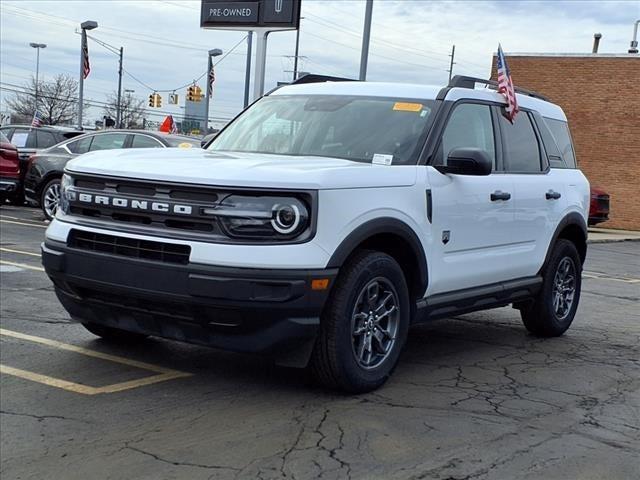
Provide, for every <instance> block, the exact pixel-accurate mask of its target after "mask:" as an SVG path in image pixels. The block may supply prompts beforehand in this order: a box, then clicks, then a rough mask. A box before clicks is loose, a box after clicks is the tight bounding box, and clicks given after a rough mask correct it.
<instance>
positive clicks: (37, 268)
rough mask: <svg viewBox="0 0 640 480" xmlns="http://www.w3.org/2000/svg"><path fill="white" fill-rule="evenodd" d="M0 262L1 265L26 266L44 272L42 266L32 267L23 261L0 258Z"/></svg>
mask: <svg viewBox="0 0 640 480" xmlns="http://www.w3.org/2000/svg"><path fill="white" fill-rule="evenodd" d="M0 263H1V264H3V265H13V266H14V267H20V268H27V269H29V270H36V271H38V272H44V268H42V267H34V266H32V265H27V264H25V263H18V262H9V261H7V260H0Z"/></svg>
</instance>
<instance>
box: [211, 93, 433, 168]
mask: <svg viewBox="0 0 640 480" xmlns="http://www.w3.org/2000/svg"><path fill="white" fill-rule="evenodd" d="M433 104H434V102H433V101H432V100H407V99H394V98H382V97H361V96H345V95H274V96H267V97H264V98H263V99H262V100H260V101H259V102H257V103H256V104H255V105H254V106H252V107H251V108H250V109H249V110H247V111H246V112H245V113H243V114H242V115H241V116H240V117H239V118H238V119H237V120H236V121H234V122H233V123H232V124H231V125H229V127H227V128H226V129H224V130H223V131H222V132H221V133H220V134H219V135H218V136H217V137H216V138H215V140H214V141H213V143H212V144H211V145H210V146H209V148H208V150H214V151H236V152H253V153H276V154H281V155H313V156H326V157H337V158H345V159H348V160H355V161H358V162H369V163H370V162H372V161H373V162H374V163H386V164H390V163H393V164H394V165H395V164H415V163H416V156H417V150H418V148H419V147H420V146H421V142H420V140H421V139H423V138H424V135H425V134H426V130H427V126H428V122H429V121H430V117H431V111H432V108H433Z"/></svg>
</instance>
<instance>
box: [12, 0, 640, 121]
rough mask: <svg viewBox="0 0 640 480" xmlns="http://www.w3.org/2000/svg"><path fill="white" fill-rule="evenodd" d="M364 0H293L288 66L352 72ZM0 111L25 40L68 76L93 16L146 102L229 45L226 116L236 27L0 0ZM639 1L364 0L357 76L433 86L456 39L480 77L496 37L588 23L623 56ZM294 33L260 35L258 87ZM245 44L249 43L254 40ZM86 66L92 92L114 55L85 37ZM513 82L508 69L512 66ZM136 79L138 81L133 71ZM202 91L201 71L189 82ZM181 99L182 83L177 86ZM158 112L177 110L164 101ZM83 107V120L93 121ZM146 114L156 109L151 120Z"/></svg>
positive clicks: (584, 29) (193, 15) (504, 39)
mask: <svg viewBox="0 0 640 480" xmlns="http://www.w3.org/2000/svg"><path fill="white" fill-rule="evenodd" d="M364 10H365V2H364V1H362V0H353V1H351V0H336V1H329V0H302V16H303V17H304V18H303V20H302V21H301V33H300V55H301V56H303V57H304V58H303V59H301V62H300V70H302V71H309V72H313V73H321V74H328V75H337V76H345V77H352V78H357V76H358V72H359V62H360V47H361V34H362V27H363V21H364ZM0 11H1V20H0V32H1V33H0V41H1V49H0V81H1V82H2V87H3V89H2V90H0V95H1V102H0V110H5V108H6V107H5V102H4V100H5V98H6V97H7V96H8V95H11V92H9V91H8V90H7V88H15V87H13V86H14V85H22V84H23V83H25V82H27V81H28V79H29V77H30V75H33V74H34V73H35V63H36V52H35V50H34V49H32V48H30V47H29V42H38V43H46V44H47V48H46V49H45V50H42V51H41V56H40V73H41V75H42V76H43V77H44V78H45V79H51V78H52V77H53V76H54V75H56V74H59V73H66V74H69V75H72V76H74V78H77V77H78V74H79V50H80V37H79V35H77V34H75V33H74V30H75V29H76V28H78V26H79V24H80V22H82V21H84V20H95V21H97V22H98V24H99V27H98V29H96V30H94V31H93V32H91V34H92V35H94V36H95V37H97V38H99V39H100V40H103V41H105V42H107V43H109V44H111V45H113V46H116V47H120V46H122V47H124V68H125V70H126V71H127V72H128V73H129V74H130V75H131V76H130V75H125V77H124V83H123V89H124V88H126V89H131V90H135V94H134V95H135V96H138V97H140V98H143V99H144V100H145V103H146V99H147V97H148V95H149V94H150V93H152V92H151V90H150V89H149V88H148V87H151V88H153V89H157V90H168V89H174V88H177V87H179V86H181V85H184V84H186V83H188V82H190V81H192V80H194V79H196V78H198V77H199V76H200V75H201V74H202V73H204V71H205V70H206V62H207V51H208V50H209V49H211V48H221V49H222V50H223V51H224V52H225V53H226V52H228V51H229V50H230V49H231V48H232V47H234V45H237V44H239V45H238V46H237V48H236V49H235V50H233V52H232V53H231V54H230V55H228V56H227V57H226V58H224V59H223V60H222V61H221V62H220V64H219V65H218V67H217V68H216V78H217V82H216V87H215V96H214V99H213V101H212V104H211V112H210V115H211V116H213V117H219V118H230V117H232V116H233V115H234V114H235V113H237V112H238V110H239V109H240V108H241V107H242V100H243V92H244V71H245V70H244V69H245V61H246V56H245V55H246V42H245V41H243V40H242V39H243V37H245V32H238V31H220V30H202V29H201V28H200V1H199V0H194V1H189V0H170V1H169V0H166V1H160V0H157V1H155V0H136V1H134V0H128V1H115V0H114V1H100V0H73V1H64V0H38V1H27V0H21V1H6V0H2V1H0ZM639 18H640V1H637V0H636V1H632V0H629V1H619V2H616V1H575V0H574V1H566V2H561V1H513V2H512V1H491V2H481V1H446V2H445V1H428V0H413V1H408V0H398V1H394V0H374V9H373V28H372V36H371V42H372V43H371V47H370V57H369V70H368V77H367V79H368V80H372V81H398V82H411V83H435V84H444V83H446V81H447V75H448V74H447V71H446V70H447V68H448V66H449V56H448V55H449V53H450V51H451V46H452V45H453V44H455V45H456V57H455V61H456V65H455V66H454V73H459V74H470V75H476V76H482V77H487V76H488V75H489V72H490V62H491V58H492V52H494V51H495V50H496V47H497V45H498V42H501V43H502V46H503V49H504V50H505V51H506V52H548V53H560V52H574V53H582V52H584V53H588V52H590V51H591V46H592V38H593V34H594V33H595V32H600V33H602V35H603V38H602V41H601V44H600V52H601V53H626V51H627V49H628V48H629V42H630V40H631V36H632V31H633V22H634V21H635V20H637V19H639ZM294 45H295V32H277V33H273V34H272V35H270V37H269V45H268V52H267V53H268V57H267V77H266V89H267V90H268V89H270V88H271V87H273V86H275V84H276V82H277V81H284V80H289V79H290V78H291V73H286V71H287V70H292V66H293V62H292V59H291V58H289V57H288V56H292V55H293V53H294ZM254 50H255V49H254ZM89 52H90V59H91V75H90V76H89V78H88V79H87V80H86V81H85V99H90V100H94V101H98V102H100V101H104V100H105V96H106V94H108V93H110V92H113V91H114V90H116V88H117V80H118V78H117V57H116V56H115V55H114V54H112V53H110V52H109V51H107V50H106V49H104V48H103V47H101V46H99V45H97V44H96V43H95V42H93V41H90V43H89ZM512 74H513V76H514V79H515V82H516V83H517V75H518V72H517V71H515V72H512ZM132 76H133V77H135V78H136V79H138V80H139V82H142V83H143V84H144V86H143V85H142V84H141V83H139V82H138V81H136V80H135V79H134V78H133V77H132ZM200 85H201V86H202V87H203V88H204V80H202V81H201V82H200ZM177 93H179V94H180V101H181V103H182V102H183V101H184V96H185V89H184V88H183V89H181V90H178V91H177ZM166 103H167V97H166V96H165V97H164V98H163V108H162V110H163V111H172V112H175V113H177V114H178V113H179V112H180V109H179V108H176V107H167V106H166ZM101 116H102V112H101V110H100V109H99V108H95V107H92V108H90V109H89V110H88V111H87V113H86V118H87V119H89V120H94V119H97V118H101ZM156 119H157V118H156Z"/></svg>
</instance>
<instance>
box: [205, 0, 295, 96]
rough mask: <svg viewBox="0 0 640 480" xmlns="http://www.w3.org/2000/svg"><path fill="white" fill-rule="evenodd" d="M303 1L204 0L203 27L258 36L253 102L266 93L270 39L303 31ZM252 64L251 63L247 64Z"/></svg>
mask: <svg viewBox="0 0 640 480" xmlns="http://www.w3.org/2000/svg"><path fill="white" fill-rule="evenodd" d="M300 2H301V0H252V1H245V0H202V5H201V11H200V27H201V28H207V29H216V30H245V31H250V32H255V33H256V68H255V70H254V76H253V100H256V99H257V98H258V97H260V96H261V95H262V94H263V93H264V76H265V69H266V60H267V36H268V35H269V33H271V32H277V31H286V30H297V29H298V28H299V27H300ZM247 63H249V62H247Z"/></svg>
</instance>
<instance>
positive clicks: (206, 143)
mask: <svg viewBox="0 0 640 480" xmlns="http://www.w3.org/2000/svg"><path fill="white" fill-rule="evenodd" d="M218 133H220V130H214V131H213V132H211V133H209V134H207V135H205V136H204V137H202V140H201V141H200V146H201V147H202V148H207V147H208V146H209V144H210V143H211V141H212V140H213V139H214V138H216V136H217V135H218Z"/></svg>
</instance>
